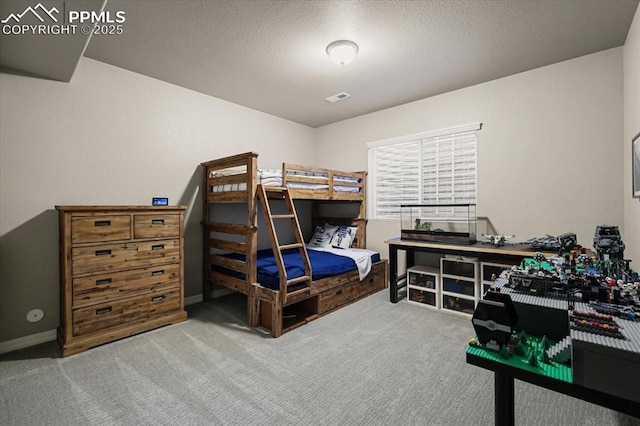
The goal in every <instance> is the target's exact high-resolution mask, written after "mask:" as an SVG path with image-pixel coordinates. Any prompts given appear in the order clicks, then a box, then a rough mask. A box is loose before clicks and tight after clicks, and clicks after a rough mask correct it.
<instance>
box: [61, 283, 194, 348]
mask: <svg viewBox="0 0 640 426" xmlns="http://www.w3.org/2000/svg"><path fill="white" fill-rule="evenodd" d="M179 309H182V306H180V287H179V286H169V287H165V288H160V289H158V290H156V291H153V292H150V293H146V294H144V295H140V296H135V297H130V298H127V299H121V300H118V301H115V302H112V303H101V304H99V305H93V306H91V307H86V308H78V309H74V310H73V334H74V336H80V335H83V334H88V333H94V332H96V331H100V330H105V329H108V328H112V327H117V326H119V325H123V324H132V323H135V322H144V321H147V320H148V319H149V318H152V317H153V316H155V315H159V314H163V313H167V312H170V311H173V310H179Z"/></svg>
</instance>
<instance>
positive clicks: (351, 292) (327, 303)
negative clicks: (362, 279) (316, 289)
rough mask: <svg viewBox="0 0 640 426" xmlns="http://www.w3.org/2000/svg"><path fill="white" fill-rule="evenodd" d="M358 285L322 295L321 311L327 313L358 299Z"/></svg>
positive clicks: (333, 290)
mask: <svg viewBox="0 0 640 426" xmlns="http://www.w3.org/2000/svg"><path fill="white" fill-rule="evenodd" d="M356 291H357V290H356V284H349V285H346V286H344V287H339V288H334V289H331V290H330V291H325V292H324V293H321V294H320V300H319V311H320V313H321V314H322V313H325V312H328V311H331V310H333V309H335V308H337V307H339V306H342V305H344V304H345V303H349V302H352V301H354V300H355V299H356Z"/></svg>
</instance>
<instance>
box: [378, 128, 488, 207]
mask: <svg viewBox="0 0 640 426" xmlns="http://www.w3.org/2000/svg"><path fill="white" fill-rule="evenodd" d="M481 126H482V124H481V123H478V124H476V125H469V126H461V127H460V128H452V129H445V130H443V131H440V132H429V133H425V134H419V135H412V136H407V137H404V138H395V139H391V140H387V141H377V142H372V143H370V144H369V158H368V160H369V188H368V199H369V203H368V210H369V211H368V213H367V215H368V217H369V218H372V219H398V218H400V205H401V204H453V203H455V204H460V203H475V202H476V192H477V169H476V166H477V161H476V152H477V139H476V130H479V129H480V128H481ZM439 212H440V214H441V215H442V217H443V218H451V219H454V218H456V217H457V216H458V214H457V213H458V212H456V211H455V210H454V209H452V208H450V209H441V210H439Z"/></svg>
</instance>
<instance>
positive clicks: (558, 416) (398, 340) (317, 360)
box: [0, 291, 640, 426]
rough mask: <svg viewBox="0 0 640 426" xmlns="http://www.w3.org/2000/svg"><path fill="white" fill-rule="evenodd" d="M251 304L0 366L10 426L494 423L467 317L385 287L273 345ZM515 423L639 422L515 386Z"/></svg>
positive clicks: (216, 306)
mask: <svg viewBox="0 0 640 426" xmlns="http://www.w3.org/2000/svg"><path fill="white" fill-rule="evenodd" d="M245 303H246V302H245V298H244V296H242V295H236V294H234V295H228V296H225V297H222V298H220V299H216V300H214V301H212V302H207V303H199V304H195V305H191V306H188V307H187V310H188V312H189V319H188V321H186V322H184V323H180V324H176V325H172V326H168V327H163V328H160V329H156V330H153V331H151V332H147V333H144V334H140V335H137V336H134V337H130V338H127V339H123V340H120V341H117V342H113V343H109V344H106V345H102V346H100V347H97V348H94V349H91V350H89V351H87V352H83V353H81V354H78V355H74V356H71V357H67V358H60V353H59V351H58V348H57V346H56V344H55V343H54V342H50V343H46V344H42V345H38V346H34V347H31V348H28V349H24V350H20V351H16V352H13V353H9V354H4V355H2V356H1V358H0V424H1V425H3V426H9V425H12V426H13V425H474V426H477V425H491V424H493V376H492V373H490V372H488V371H485V370H483V369H481V368H478V367H474V366H471V365H468V364H466V362H465V348H466V345H467V342H468V340H469V338H470V337H472V336H473V329H472V327H471V321H470V318H468V317H463V316H458V315H454V314H450V313H446V312H439V311H434V310H430V309H425V308H421V307H419V306H414V305H409V304H407V303H406V301H401V302H400V303H398V304H396V305H394V304H391V303H389V301H388V292H386V291H382V292H379V293H377V294H375V295H372V296H370V297H368V298H366V299H363V300H361V301H359V302H357V303H354V304H352V305H349V306H347V307H345V308H343V309H340V310H338V311H336V312H334V313H332V314H330V315H328V316H325V317H323V318H320V319H318V320H316V321H313V322H311V323H309V324H307V325H305V326H303V327H300V328H298V329H296V330H294V331H291V332H289V333H286V334H284V335H283V336H281V337H279V338H277V339H273V338H271V337H270V335H269V334H268V333H267V332H266V331H265V330H260V329H253V328H251V327H248V326H247V324H246V322H245V317H246V310H245ZM515 401H516V413H515V417H516V424H517V425H576V426H578V425H581V426H582V425H640V420H638V419H635V418H631V417H628V416H625V415H622V414H619V413H617V412H614V411H611V410H608V409H604V408H601V407H598V406H596V405H593V404H590V403H586V402H583V401H580V400H577V399H574V398H571V397H567V396H563V395H560V394H557V393H555V392H552V391H548V390H544V389H541V388H538V387H536V386H532V385H528V384H526V383H522V382H519V381H516V387H515Z"/></svg>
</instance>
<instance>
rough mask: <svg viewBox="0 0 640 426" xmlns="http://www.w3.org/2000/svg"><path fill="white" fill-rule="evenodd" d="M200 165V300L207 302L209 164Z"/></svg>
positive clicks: (209, 247) (209, 249)
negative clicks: (202, 230) (201, 233)
mask: <svg viewBox="0 0 640 426" xmlns="http://www.w3.org/2000/svg"><path fill="white" fill-rule="evenodd" d="M200 166H201V167H202V226H203V227H204V232H203V239H202V252H203V253H202V256H203V259H202V301H203V302H207V301H209V300H210V299H211V290H212V287H213V283H212V281H211V269H210V266H209V259H208V257H209V256H210V253H211V232H210V228H209V226H208V225H207V224H208V223H209V221H210V219H209V202H208V200H207V195H208V194H209V188H208V183H207V178H208V176H209V166H207V165H204V164H201V165H200Z"/></svg>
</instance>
